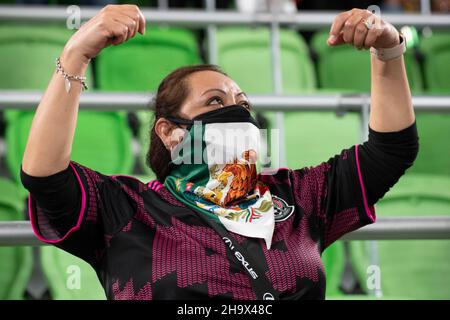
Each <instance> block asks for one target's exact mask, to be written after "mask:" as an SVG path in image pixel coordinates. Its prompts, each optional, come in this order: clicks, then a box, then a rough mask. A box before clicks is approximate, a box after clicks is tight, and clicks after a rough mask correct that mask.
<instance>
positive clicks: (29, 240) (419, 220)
mask: <svg viewBox="0 0 450 320" xmlns="http://www.w3.org/2000/svg"><path fill="white" fill-rule="evenodd" d="M342 239H343V240H418V239H423V240H425V239H445V240H449V239H450V216H430V217H397V218H392V217H391V218H379V219H378V220H377V222H376V223H374V224H371V225H368V226H365V227H363V228H361V229H358V230H356V231H353V232H351V233H348V234H346V235H345V236H344V237H343V238H342ZM40 245H45V243H43V242H41V241H39V240H38V239H37V237H36V235H35V234H34V232H33V229H32V227H31V224H30V222H29V221H8V222H4V221H3V222H0V247H1V246H40Z"/></svg>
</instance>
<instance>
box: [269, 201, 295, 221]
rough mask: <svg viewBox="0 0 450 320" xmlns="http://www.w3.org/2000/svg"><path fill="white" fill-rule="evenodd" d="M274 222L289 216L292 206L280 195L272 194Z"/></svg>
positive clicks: (292, 210)
mask: <svg viewBox="0 0 450 320" xmlns="http://www.w3.org/2000/svg"><path fill="white" fill-rule="evenodd" d="M272 201H273V207H274V213H275V222H281V221H284V220H286V219H287V218H289V217H290V216H291V214H292V212H294V206H291V205H288V204H287V202H286V201H284V200H283V199H281V198H280V197H277V196H274V195H272Z"/></svg>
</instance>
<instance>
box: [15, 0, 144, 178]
mask: <svg viewBox="0 0 450 320" xmlns="http://www.w3.org/2000/svg"><path fill="white" fill-rule="evenodd" d="M136 32H139V33H141V34H144V32H145V19H144V17H143V15H142V13H141V11H140V10H139V9H138V7H137V6H134V5H108V6H106V7H104V8H103V9H102V10H101V11H100V12H99V13H98V14H97V15H96V16H94V17H93V18H92V19H90V20H89V21H88V22H86V23H85V24H83V26H82V27H81V28H80V29H79V30H78V31H77V32H76V33H75V34H74V35H73V36H72V37H71V38H70V39H69V41H68V42H67V44H66V45H65V47H64V49H63V51H62V53H61V57H60V61H61V66H62V68H63V69H64V71H65V72H66V73H67V74H70V75H78V76H84V74H85V72H86V69H87V67H88V64H89V62H90V60H91V59H92V58H94V57H95V56H97V55H98V54H99V52H100V51H101V50H102V49H103V48H105V47H107V46H109V45H111V44H112V45H119V44H121V43H123V42H125V41H127V40H128V39H130V38H132V37H134V35H135V34H136ZM80 92H81V83H80V82H78V81H71V89H70V91H69V92H67V91H66V86H65V81H64V77H63V76H62V75H61V74H60V73H56V72H55V73H54V74H53V76H52V78H51V80H50V83H49V85H48V87H47V90H46V92H45V94H44V96H43V97H42V100H41V102H40V104H39V106H38V108H37V110H36V114H35V116H34V119H33V122H32V125H31V128H30V132H29V135H28V141H27V144H26V147H25V152H24V155H23V159H22V170H23V171H24V172H25V173H27V174H29V175H31V176H36V177H43V176H49V175H52V174H54V173H57V172H60V171H62V170H64V169H66V168H67V167H68V165H69V162H70V154H71V149H72V142H73V137H74V133H75V128H76V122H77V113H78V105H79V100H80Z"/></svg>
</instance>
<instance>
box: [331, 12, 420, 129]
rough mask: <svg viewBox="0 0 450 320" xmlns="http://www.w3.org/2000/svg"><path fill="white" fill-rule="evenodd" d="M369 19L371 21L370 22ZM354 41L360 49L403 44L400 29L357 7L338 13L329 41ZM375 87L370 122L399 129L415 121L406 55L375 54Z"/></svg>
mask: <svg viewBox="0 0 450 320" xmlns="http://www.w3.org/2000/svg"><path fill="white" fill-rule="evenodd" d="M366 21H367V22H366ZM346 43H347V44H350V45H353V46H355V47H356V48H358V49H369V48H371V47H373V48H375V49H381V50H382V49H388V48H393V47H395V46H398V45H399V44H400V37H399V32H398V31H397V30H396V29H395V28H394V27H393V26H392V25H391V24H389V23H387V22H386V21H383V20H382V19H381V18H380V17H378V16H376V15H374V14H372V13H371V12H370V11H368V10H361V9H353V10H351V11H347V12H343V13H341V14H340V15H338V16H337V17H336V19H335V21H334V23H333V25H332V27H331V31H330V38H329V39H328V44H329V45H332V46H336V45H341V44H346ZM371 65H372V73H371V78H372V90H371V98H372V101H371V110H370V120H369V126H370V128H372V129H373V130H375V131H378V132H395V131H400V130H403V129H405V128H407V127H409V126H410V125H411V124H413V122H414V121H415V116H414V109H413V107H412V102H411V92H410V89H409V84H408V79H407V76H406V71H405V64H404V59H403V55H400V56H398V57H397V58H394V59H391V60H387V61H382V60H380V59H378V58H377V57H376V56H374V55H372V58H371Z"/></svg>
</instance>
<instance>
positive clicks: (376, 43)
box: [327, 9, 400, 49]
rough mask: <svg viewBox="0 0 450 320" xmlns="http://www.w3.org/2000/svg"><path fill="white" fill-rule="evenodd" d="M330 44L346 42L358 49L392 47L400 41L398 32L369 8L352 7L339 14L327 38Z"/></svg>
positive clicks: (335, 44)
mask: <svg viewBox="0 0 450 320" xmlns="http://www.w3.org/2000/svg"><path fill="white" fill-rule="evenodd" d="M327 42H328V44H329V45H330V46H337V45H341V44H345V43H348V44H350V45H353V46H355V47H356V48H358V49H369V48H370V47H374V48H376V49H381V48H392V47H395V46H396V45H398V44H399V43H400V37H399V32H398V31H397V29H395V27H394V26H393V25H392V24H390V23H388V22H385V21H384V20H382V19H381V18H380V17H379V16H377V15H375V14H373V13H372V12H370V11H369V10H363V9H352V10H350V11H346V12H343V13H341V14H339V15H338V16H337V17H336V18H335V19H334V22H333V25H332V26H331V30H330V37H329V38H328V41H327Z"/></svg>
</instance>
